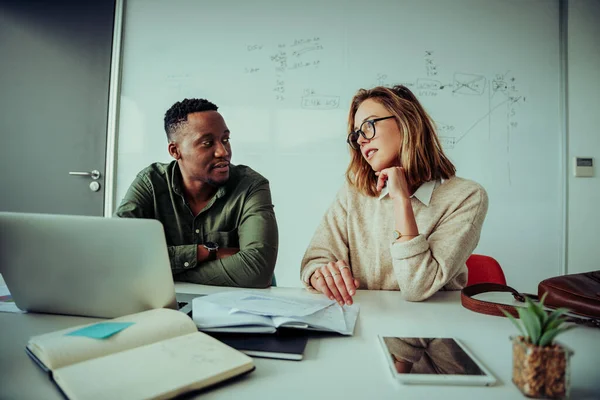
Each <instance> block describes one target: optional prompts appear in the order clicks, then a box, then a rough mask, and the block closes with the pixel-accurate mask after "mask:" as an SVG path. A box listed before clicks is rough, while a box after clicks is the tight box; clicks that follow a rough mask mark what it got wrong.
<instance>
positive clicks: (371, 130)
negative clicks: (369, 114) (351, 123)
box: [346, 115, 394, 150]
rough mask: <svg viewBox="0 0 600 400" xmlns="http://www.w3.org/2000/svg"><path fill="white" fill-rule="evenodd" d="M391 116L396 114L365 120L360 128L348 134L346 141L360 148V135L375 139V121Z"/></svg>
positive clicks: (351, 145)
mask: <svg viewBox="0 0 600 400" xmlns="http://www.w3.org/2000/svg"><path fill="white" fill-rule="evenodd" d="M390 118H394V116H393V115H390V116H389V117H381V118H374V119H369V120H366V121H364V122H363V123H362V124H360V128H359V129H358V130H356V131H354V132H350V133H349V134H348V139H346V143H348V144H349V145H350V147H352V148H353V149H354V150H358V149H360V145H359V144H358V138H359V135H360V136H362V137H364V138H365V139H367V140H371V139H373V138H374V137H375V123H376V122H379V121H383V120H384V119H390Z"/></svg>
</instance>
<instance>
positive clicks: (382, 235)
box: [300, 177, 488, 301]
mask: <svg viewBox="0 0 600 400" xmlns="http://www.w3.org/2000/svg"><path fill="white" fill-rule="evenodd" d="M428 184H429V185H432V184H435V186H434V187H433V192H432V193H431V198H430V199H429V198H428V194H426V195H425V196H423V195H421V196H419V197H420V198H421V200H419V199H418V198H417V196H416V195H415V196H413V197H412V198H411V203H412V207H413V212H414V215H415V219H416V222H417V226H418V228H419V233H420V235H419V236H417V237H415V238H413V239H411V240H409V241H406V242H395V241H394V240H393V238H392V233H393V231H394V226H395V221H394V210H393V204H392V199H390V197H389V196H384V197H383V198H377V197H369V196H365V195H363V194H361V193H359V192H358V191H357V190H356V188H354V187H353V186H352V185H350V184H348V183H347V182H346V183H345V184H344V186H343V187H342V188H341V189H340V191H339V192H338V194H337V197H336V199H335V200H334V202H333V204H332V205H331V206H330V208H329V210H328V211H327V212H326V213H325V216H324V217H323V220H322V221H321V224H320V225H319V227H318V228H317V231H316V232H315V235H314V236H313V238H312V241H311V243H310V244H309V246H308V249H307V250H306V253H305V254H304V258H303V259H302V266H301V269H300V275H301V279H302V282H303V283H304V284H305V286H306V287H307V288H309V289H312V287H311V286H310V283H309V282H310V276H311V275H312V273H313V272H314V271H315V270H316V269H317V268H319V267H321V266H322V265H324V264H327V263H328V262H329V261H337V260H344V261H346V262H347V263H348V265H349V266H350V268H351V269H352V274H353V275H354V277H355V278H356V279H358V280H359V282H360V289H375V290H400V291H401V293H402V296H403V297H404V299H406V300H410V301H420V300H424V299H427V298H429V297H430V296H432V295H433V294H434V293H436V292H437V291H438V290H441V289H445V290H459V289H461V288H463V287H464V286H465V285H466V283H467V267H466V265H465V262H466V260H467V258H468V257H469V256H470V255H471V253H472V252H473V250H474V249H475V247H476V246H477V243H478V242H479V236H480V234H481V227H482V225H483V220H484V219H485V215H486V213H487V208H488V198H487V194H486V192H485V190H484V189H483V187H481V186H480V185H479V184H477V183H475V182H473V181H469V180H466V179H462V178H458V177H453V178H450V179H448V180H445V181H444V182H443V183H440V182H439V181H437V182H435V183H434V182H430V183H426V184H424V185H423V186H425V185H428ZM423 186H422V187H423ZM430 189H431V188H430ZM418 193H419V190H418V191H417V193H416V194H418ZM428 200H429V201H428ZM423 201H424V202H423ZM427 202H428V204H427Z"/></svg>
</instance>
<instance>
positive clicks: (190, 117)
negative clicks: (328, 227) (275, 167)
mask: <svg viewBox="0 0 600 400" xmlns="http://www.w3.org/2000/svg"><path fill="white" fill-rule="evenodd" d="M217 109H218V107H217V106H216V105H215V104H213V103H211V102H210V101H208V100H205V99H185V100H183V101H181V102H177V103H175V104H174V105H173V106H172V107H171V108H170V109H169V110H168V111H167V112H166V114H165V119H164V127H165V131H166V133H167V139H168V142H169V144H168V150H169V154H170V155H171V156H172V157H173V158H174V159H175V160H174V161H172V162H171V163H169V164H163V163H154V164H151V165H150V166H149V167H147V168H145V169H144V170H142V171H141V172H140V173H139V174H138V175H137V177H136V179H135V180H134V181H133V183H132V184H131V186H130V188H129V190H128V191H127V194H126V195H125V198H124V199H123V202H122V203H121V205H120V206H119V208H118V209H117V211H116V213H115V215H116V216H119V217H128V218H154V219H157V220H159V221H160V222H162V224H163V227H164V230H165V235H166V238H167V246H168V250H169V257H170V259H171V269H172V271H173V276H174V279H175V280H179V281H187V282H193V283H203V284H207V285H218V286H241V287H254V288H264V287H267V286H269V285H271V280H272V277H273V270H274V268H275V260H276V259H277V245H278V231H277V221H276V219H275V213H274V211H273V204H272V203H271V191H270V188H269V182H268V181H267V179H265V178H264V177H262V176H261V175H260V174H258V173H257V172H255V171H253V170H252V169H250V168H249V167H246V166H243V165H237V166H234V165H232V164H230V160H231V144H230V142H229V137H230V132H229V129H228V128H227V125H226V124H225V120H224V119H223V117H222V116H221V114H220V113H219V112H217Z"/></svg>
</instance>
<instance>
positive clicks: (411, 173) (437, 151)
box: [346, 85, 456, 196]
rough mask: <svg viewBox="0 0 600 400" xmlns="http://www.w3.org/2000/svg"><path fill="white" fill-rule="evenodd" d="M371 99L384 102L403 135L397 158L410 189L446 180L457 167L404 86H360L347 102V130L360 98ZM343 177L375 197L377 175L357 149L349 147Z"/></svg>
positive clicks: (433, 128)
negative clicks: (348, 103) (446, 153)
mask: <svg viewBox="0 0 600 400" xmlns="http://www.w3.org/2000/svg"><path fill="white" fill-rule="evenodd" d="M367 99H373V100H375V101H377V102H378V103H380V104H381V105H383V106H384V107H385V108H386V109H387V110H388V111H389V112H390V113H391V114H392V115H393V116H394V119H395V120H396V124H397V125H398V128H399V129H400V133H401V135H402V147H401V148H400V149H398V159H399V160H400V163H401V166H402V167H403V168H404V171H405V173H406V181H407V183H408V185H409V187H410V188H418V187H419V186H420V185H421V184H423V183H424V182H427V181H431V180H435V179H439V178H443V179H449V178H450V177H452V176H454V175H455V173H456V168H455V167H454V165H453V164H452V162H450V160H449V159H448V157H446V155H445V154H444V151H443V150H442V146H441V145H440V141H439V139H438V137H437V134H436V131H435V124H434V122H433V121H432V120H431V117H429V114H427V111H425V109H424V108H423V106H422V105H421V103H420V102H419V100H417V98H416V97H415V95H414V94H413V93H412V92H411V91H410V90H409V89H408V88H406V87H405V86H402V85H398V86H394V87H391V88H387V87H383V86H377V87H375V88H373V89H369V90H366V89H360V90H359V91H358V92H357V93H356V95H354V98H353V99H352V103H351V105H350V113H349V114H348V133H351V132H352V131H354V116H355V114H356V111H357V110H358V107H359V106H360V105H361V104H362V102H363V101H365V100H367ZM351 152H352V153H351V158H350V165H348V169H347V170H346V179H347V180H348V182H349V183H350V184H351V185H354V186H355V187H356V188H357V189H358V190H359V191H360V192H361V193H363V194H366V195H367V196H377V195H378V192H377V190H376V187H377V176H375V172H374V171H373V170H372V169H371V166H370V165H369V163H368V162H367V161H366V160H365V159H364V157H363V156H362V153H361V152H360V150H351Z"/></svg>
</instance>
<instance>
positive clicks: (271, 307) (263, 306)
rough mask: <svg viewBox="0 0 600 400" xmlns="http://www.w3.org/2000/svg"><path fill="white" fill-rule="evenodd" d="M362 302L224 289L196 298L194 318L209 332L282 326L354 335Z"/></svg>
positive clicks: (271, 329) (264, 330) (269, 329)
mask: <svg viewBox="0 0 600 400" xmlns="http://www.w3.org/2000/svg"><path fill="white" fill-rule="evenodd" d="M358 312H359V306H358V304H353V305H351V306H346V305H345V306H343V307H341V306H340V305H338V304H337V303H336V302H335V301H333V300H329V299H325V298H322V297H314V296H310V295H308V296H296V297H292V296H283V295H274V294H263V293H257V292H251V291H231V292H220V293H215V294H211V295H208V296H203V297H197V298H195V299H194V300H193V302H192V316H193V320H194V322H195V323H196V326H198V329H200V330H202V331H205V332H246V333H274V332H276V331H277V329H278V328H296V329H309V330H317V331H325V332H337V333H341V334H342V335H352V334H353V332H354V326H355V325H356V319H357V317H358Z"/></svg>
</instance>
